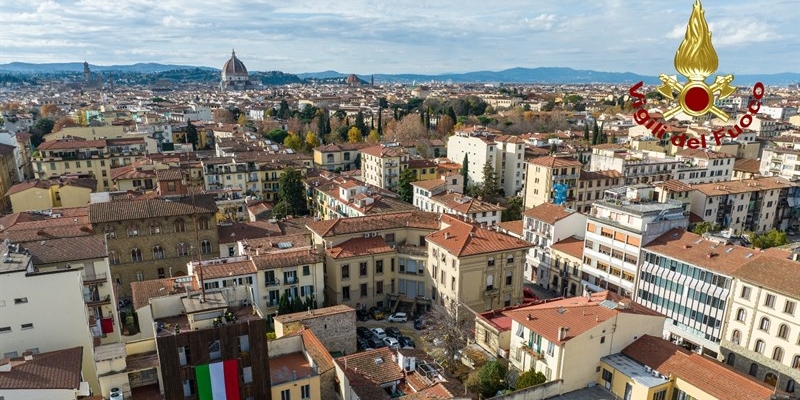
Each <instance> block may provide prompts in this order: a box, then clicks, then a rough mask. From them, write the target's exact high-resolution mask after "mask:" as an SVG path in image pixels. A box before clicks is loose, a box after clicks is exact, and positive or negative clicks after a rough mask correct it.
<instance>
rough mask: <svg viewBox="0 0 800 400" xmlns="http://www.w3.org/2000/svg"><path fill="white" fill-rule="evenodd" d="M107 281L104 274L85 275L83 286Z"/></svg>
mask: <svg viewBox="0 0 800 400" xmlns="http://www.w3.org/2000/svg"><path fill="white" fill-rule="evenodd" d="M107 279H108V277H107V275H106V273H105V272H103V273H100V274H86V275H84V276H83V284H84V285H88V284H91V283H102V282H105V281H106V280H107Z"/></svg>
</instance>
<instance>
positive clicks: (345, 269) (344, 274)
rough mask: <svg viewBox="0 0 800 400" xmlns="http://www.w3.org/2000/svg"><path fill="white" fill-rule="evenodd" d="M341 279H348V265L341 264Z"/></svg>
mask: <svg viewBox="0 0 800 400" xmlns="http://www.w3.org/2000/svg"><path fill="white" fill-rule="evenodd" d="M342 279H350V265H349V264H345V265H342Z"/></svg>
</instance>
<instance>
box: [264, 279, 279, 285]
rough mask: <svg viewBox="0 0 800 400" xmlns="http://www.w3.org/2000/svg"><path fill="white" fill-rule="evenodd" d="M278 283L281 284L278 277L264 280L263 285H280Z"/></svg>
mask: <svg viewBox="0 0 800 400" xmlns="http://www.w3.org/2000/svg"><path fill="white" fill-rule="evenodd" d="M280 285H281V280H280V279H278V278H274V279H273V280H271V281H266V282H264V286H266V287H272V286H280Z"/></svg>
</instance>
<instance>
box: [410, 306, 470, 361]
mask: <svg viewBox="0 0 800 400" xmlns="http://www.w3.org/2000/svg"><path fill="white" fill-rule="evenodd" d="M422 319H423V324H424V325H425V327H426V328H425V331H424V332H423V334H422V337H423V338H425V339H426V340H428V341H430V342H432V343H433V345H434V347H435V348H438V349H441V350H442V357H443V360H442V364H443V366H445V367H446V368H447V369H448V370H450V371H453V370H455V366H456V365H457V363H460V362H461V361H460V359H461V353H460V352H461V350H462V349H463V348H464V347H466V346H467V344H469V343H470V342H472V341H473V340H474V331H475V312H474V311H472V310H471V309H470V308H469V307H467V306H466V305H464V304H462V303H460V302H452V303H451V304H450V306H440V305H434V306H432V307H431V310H430V311H428V313H427V314H425V315H424V316H423V317H422Z"/></svg>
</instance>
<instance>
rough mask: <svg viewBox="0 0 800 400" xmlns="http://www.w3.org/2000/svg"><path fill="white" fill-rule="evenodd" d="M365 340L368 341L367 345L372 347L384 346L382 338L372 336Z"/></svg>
mask: <svg viewBox="0 0 800 400" xmlns="http://www.w3.org/2000/svg"><path fill="white" fill-rule="evenodd" d="M367 342H368V343H369V347H371V348H373V349H380V348H381V347H386V343H384V342H383V340H382V339H378V338H376V337H374V336H373V337H372V339H370V340H368V341H367Z"/></svg>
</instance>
